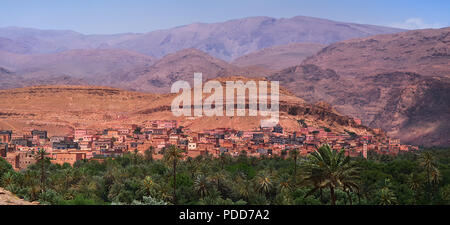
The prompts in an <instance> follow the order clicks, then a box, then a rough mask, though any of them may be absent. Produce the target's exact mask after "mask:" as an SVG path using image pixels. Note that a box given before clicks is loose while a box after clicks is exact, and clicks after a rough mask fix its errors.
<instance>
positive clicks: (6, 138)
mask: <svg viewBox="0 0 450 225" xmlns="http://www.w3.org/2000/svg"><path fill="white" fill-rule="evenodd" d="M11 135H12V131H10V130H2V131H0V143H10V142H11Z"/></svg>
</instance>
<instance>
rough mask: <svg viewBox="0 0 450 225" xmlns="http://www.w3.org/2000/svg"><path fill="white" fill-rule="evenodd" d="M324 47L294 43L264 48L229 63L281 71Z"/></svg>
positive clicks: (321, 45)
mask: <svg viewBox="0 0 450 225" xmlns="http://www.w3.org/2000/svg"><path fill="white" fill-rule="evenodd" d="M325 46H326V45H323V44H315V43H294V44H287V45H279V46H273V47H269V48H264V49H261V50H259V51H256V52H252V53H249V54H247V55H244V56H241V57H239V58H237V59H235V60H233V61H232V62H231V64H233V65H236V66H239V67H262V68H264V69H268V70H281V69H285V68H288V67H291V66H295V65H298V64H300V63H301V62H302V61H303V60H304V59H306V58H307V57H310V56H312V55H314V54H316V53H317V52H318V51H319V50H321V49H322V48H324V47H325Z"/></svg>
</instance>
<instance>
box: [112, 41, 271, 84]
mask: <svg viewBox="0 0 450 225" xmlns="http://www.w3.org/2000/svg"><path fill="white" fill-rule="evenodd" d="M196 72H201V73H202V74H203V78H204V79H211V78H215V77H222V76H239V75H242V76H253V75H257V76H259V75H262V76H264V75H265V74H267V72H266V71H263V72H261V70H251V69H241V68H239V67H237V66H234V65H231V64H229V63H227V62H225V61H223V60H220V59H217V58H214V57H212V56H210V55H208V54H206V53H205V52H203V51H200V50H197V49H192V48H191V49H184V50H181V51H178V52H176V53H173V54H169V55H167V56H165V57H164V58H162V59H161V60H158V61H157V62H156V63H155V64H153V65H152V66H149V67H146V68H144V69H138V70H133V71H130V72H129V73H127V74H133V75H127V76H129V77H131V76H136V79H135V80H134V81H132V82H130V83H129V84H126V85H124V86H120V87H124V88H127V89H131V90H137V91H146V92H152V93H168V92H170V87H171V85H172V83H174V82H176V81H178V80H185V81H188V82H189V83H192V82H193V78H194V73H196Z"/></svg>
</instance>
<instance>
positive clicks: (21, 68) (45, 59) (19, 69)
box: [0, 49, 155, 87]
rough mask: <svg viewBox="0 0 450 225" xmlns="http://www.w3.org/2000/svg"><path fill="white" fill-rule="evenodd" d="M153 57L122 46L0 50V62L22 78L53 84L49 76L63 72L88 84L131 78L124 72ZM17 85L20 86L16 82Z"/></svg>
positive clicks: (0, 64) (111, 82)
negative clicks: (34, 51) (50, 51)
mask: <svg viewBox="0 0 450 225" xmlns="http://www.w3.org/2000/svg"><path fill="white" fill-rule="evenodd" d="M154 61H155V60H154V59H153V58H152V57H150V56H146V55H142V54H139V53H135V52H130V51H125V50H104V49H95V50H70V51H65V52H61V53H55V54H41V55H22V54H13V53H9V52H1V51H0V66H2V67H6V68H9V69H12V70H14V71H15V73H16V74H21V75H22V76H23V77H24V78H26V79H38V80H41V81H44V80H47V81H48V83H46V84H55V83H54V82H53V81H52V79H53V78H54V77H55V76H62V75H63V76H69V77H70V78H71V79H82V80H84V81H86V82H89V83H91V84H101V85H114V84H117V83H120V82H123V81H129V80H133V79H134V78H135V77H126V76H124V74H125V73H126V72H128V71H130V70H132V69H136V68H142V67H146V66H150V65H151V64H153V63H154ZM129 75H132V74H129ZM52 82H53V83H52ZM38 84H39V83H36V84H35V85H38ZM17 87H21V86H20V84H18V85H17Z"/></svg>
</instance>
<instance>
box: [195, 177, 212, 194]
mask: <svg viewBox="0 0 450 225" xmlns="http://www.w3.org/2000/svg"><path fill="white" fill-rule="evenodd" d="M209 186H210V183H209V181H208V179H207V177H206V176H205V175H204V174H199V175H197V177H196V178H195V181H194V188H195V190H196V191H197V193H198V194H199V195H200V197H201V198H204V197H205V196H207V195H208V192H209Z"/></svg>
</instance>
